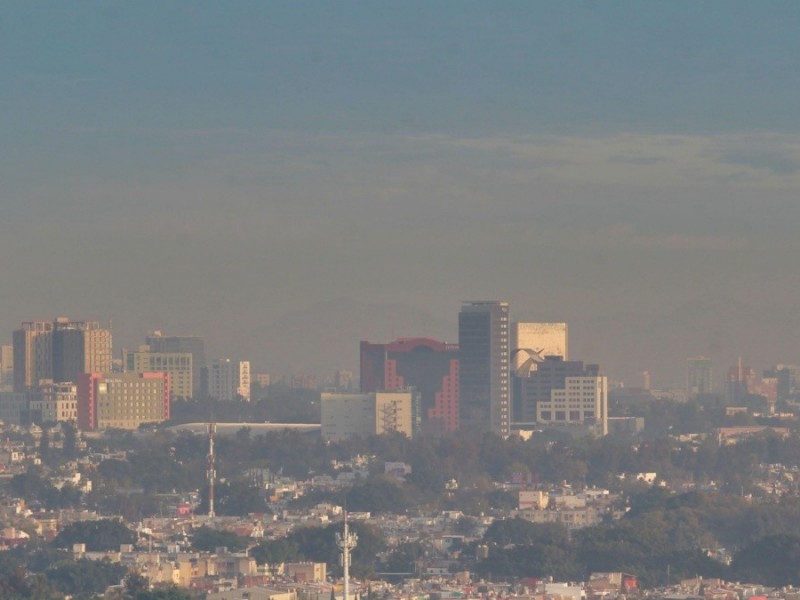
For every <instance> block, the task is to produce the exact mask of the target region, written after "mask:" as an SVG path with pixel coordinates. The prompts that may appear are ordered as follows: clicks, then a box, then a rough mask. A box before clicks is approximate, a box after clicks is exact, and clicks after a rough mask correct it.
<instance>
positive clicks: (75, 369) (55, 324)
mask: <svg viewBox="0 0 800 600" xmlns="http://www.w3.org/2000/svg"><path fill="white" fill-rule="evenodd" d="M13 347H14V350H13V354H14V390H15V391H18V392H27V391H33V390H35V389H36V388H37V387H38V385H39V383H40V382H43V381H55V382H67V381H71V382H74V381H76V379H77V377H78V375H79V374H80V373H94V372H105V371H110V370H111V364H112V356H111V330H110V329H104V328H102V327H100V324H99V322H98V321H71V320H70V319H68V318H66V317H58V318H57V319H54V320H52V321H25V322H24V323H22V327H20V328H19V329H17V330H16V331H14V333H13Z"/></svg>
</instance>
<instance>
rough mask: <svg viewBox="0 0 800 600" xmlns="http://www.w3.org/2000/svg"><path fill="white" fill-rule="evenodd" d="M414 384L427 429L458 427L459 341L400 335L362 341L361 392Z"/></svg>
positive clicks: (394, 389)
mask: <svg viewBox="0 0 800 600" xmlns="http://www.w3.org/2000/svg"><path fill="white" fill-rule="evenodd" d="M408 388H414V390H416V392H417V394H418V396H419V412H418V417H419V421H420V427H421V428H422V430H423V431H424V432H426V433H436V434H442V433H449V432H453V431H456V430H458V424H459V421H458V344H448V343H445V342H438V341H436V340H432V339H429V338H400V339H397V340H395V341H393V342H390V343H388V344H372V343H370V342H361V393H364V394H366V393H371V392H381V391H385V392H397V391H400V390H405V389H408Z"/></svg>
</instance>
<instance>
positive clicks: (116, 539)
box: [52, 519, 136, 552]
mask: <svg viewBox="0 0 800 600" xmlns="http://www.w3.org/2000/svg"><path fill="white" fill-rule="evenodd" d="M134 542H136V534H134V532H133V531H131V530H130V529H128V528H127V527H125V525H123V524H122V523H121V522H119V521H115V520H112V519H102V520H99V521H79V522H77V523H72V524H71V525H67V526H66V527H65V528H64V529H62V530H61V532H60V533H59V534H58V535H57V536H56V537H55V538H54V539H53V542H52V543H53V546H55V547H56V548H69V549H71V548H72V545H73V544H86V549H87V550H88V551H90V552H104V551H108V550H118V549H119V547H120V545H121V544H133V543H134Z"/></svg>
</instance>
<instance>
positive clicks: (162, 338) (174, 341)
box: [145, 331, 208, 397]
mask: <svg viewBox="0 0 800 600" xmlns="http://www.w3.org/2000/svg"><path fill="white" fill-rule="evenodd" d="M145 344H147V345H148V346H150V351H151V352H177V353H184V352H189V353H190V354H191V355H192V393H193V394H194V395H196V396H199V397H204V396H206V395H207V393H208V388H207V387H206V383H207V381H206V380H205V379H204V376H205V374H206V370H207V366H206V350H205V347H206V345H205V340H204V338H202V337H200V336H196V335H170V336H167V335H162V333H161V332H160V331H154V332H153V333H151V334H150V335H148V336H147V337H146V338H145Z"/></svg>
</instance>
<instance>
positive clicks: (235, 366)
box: [208, 358, 250, 402]
mask: <svg viewBox="0 0 800 600" xmlns="http://www.w3.org/2000/svg"><path fill="white" fill-rule="evenodd" d="M208 395H209V396H211V397H212V398H216V399H217V400H223V401H226V402H230V401H231V400H236V399H237V398H240V399H242V400H246V401H248V402H249V401H250V362H249V361H232V360H231V359H230V358H215V359H214V360H213V361H211V366H210V367H209V369H208Z"/></svg>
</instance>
